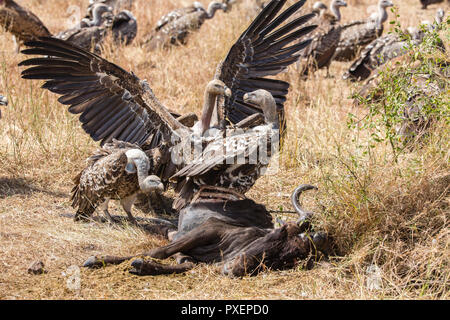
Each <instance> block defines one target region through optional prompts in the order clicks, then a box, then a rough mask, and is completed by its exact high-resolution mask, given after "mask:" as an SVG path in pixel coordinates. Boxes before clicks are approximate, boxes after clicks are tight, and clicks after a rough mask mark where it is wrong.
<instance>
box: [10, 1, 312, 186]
mask: <svg viewBox="0 0 450 320" xmlns="http://www.w3.org/2000/svg"><path fill="white" fill-rule="evenodd" d="M285 3H286V0H272V1H271V2H270V3H269V4H268V5H267V6H266V7H265V8H264V9H263V10H262V11H261V13H260V14H259V15H258V17H256V18H255V20H254V21H253V22H252V23H251V24H250V26H249V27H248V28H247V29H246V30H245V31H244V32H243V33H242V35H241V36H240V37H239V39H238V40H237V41H236V42H235V43H234V45H233V46H232V47H231V49H230V51H229V52H228V54H227V56H226V58H225V59H224V60H223V61H222V62H221V63H220V64H219V66H218V68H217V71H216V74H215V77H214V78H215V79H214V80H213V81H211V82H210V83H209V84H208V86H207V87H206V90H205V102H204V108H203V114H202V116H201V122H200V125H201V127H200V128H201V130H200V134H199V133H198V131H195V130H192V129H190V128H187V127H186V126H184V125H183V124H182V123H180V122H179V121H178V120H177V119H176V118H175V117H174V116H173V115H172V114H171V113H170V112H169V111H168V110H167V109H166V108H165V107H164V105H163V104H162V103H161V102H160V101H159V100H158V99H157V97H156V96H155V95H154V94H153V92H152V90H151V89H150V86H149V84H148V83H147V82H146V81H145V80H141V79H139V78H138V77H137V76H136V75H135V74H134V73H129V72H127V71H125V70H124V69H122V68H120V67H119V66H117V65H115V64H113V63H111V62H108V61H107V60H105V59H103V58H101V57H100V56H98V55H95V54H92V53H89V52H87V51H85V50H83V49H80V48H78V47H76V46H74V45H71V44H69V43H66V42H64V41H62V40H58V39H52V38H42V39H41V40H39V41H31V42H28V43H27V46H29V47H30V48H29V49H26V50H23V51H22V52H23V53H24V54H27V55H41V56H42V55H43V56H44V57H39V58H31V59H28V60H25V61H22V62H21V63H20V64H19V65H20V66H30V67H29V68H27V69H26V70H24V71H22V78H24V79H41V80H46V82H45V83H44V85H43V86H42V87H43V88H45V89H48V90H50V91H51V92H54V93H57V94H60V95H62V96H61V97H60V98H59V99H58V101H59V102H60V103H62V104H64V105H70V107H69V112H71V113H73V114H80V121H81V122H82V123H83V125H82V127H83V129H84V130H85V131H86V132H87V133H88V134H90V135H91V137H92V138H93V139H94V140H95V141H99V140H101V144H102V145H104V144H105V143H108V142H111V141H112V140H113V139H117V140H120V141H124V142H129V143H135V144H137V145H138V146H140V147H141V148H142V149H143V150H144V152H146V150H149V149H152V148H154V147H157V148H160V147H162V146H165V147H166V148H167V152H168V153H169V155H172V157H170V156H169V157H168V158H169V160H170V163H168V164H167V166H166V167H165V168H163V169H162V170H160V171H159V172H158V173H157V175H158V176H159V177H160V178H161V179H162V181H163V182H165V181H167V180H168V179H169V178H170V176H171V175H173V174H175V173H176V169H182V168H183V167H185V166H188V165H189V164H190V161H191V160H188V161H183V160H184V159H181V162H180V163H177V161H176V160H177V159H174V157H173V148H174V147H177V146H178V145H179V144H178V141H181V143H186V142H189V141H192V142H196V141H200V142H201V143H205V144H210V143H214V141H215V139H211V136H210V137H206V136H202V133H203V132H205V130H206V129H208V128H209V127H210V126H211V125H213V123H214V122H215V123H218V124H220V125H221V126H220V128H219V133H222V134H221V135H217V136H215V137H214V138H216V139H219V140H220V139H223V138H224V136H223V134H225V131H224V130H222V129H224V127H222V125H223V124H225V125H226V124H234V125H238V124H239V122H241V121H242V120H244V119H246V118H247V117H248V116H252V115H254V114H258V113H259V114H261V113H262V112H263V110H262V109H261V108H262V107H261V106H255V105H253V102H252V101H251V100H249V98H248V96H247V98H246V96H245V95H246V93H249V92H252V91H255V90H258V89H264V90H267V91H268V92H269V93H270V94H271V96H272V97H273V99H274V101H275V105H276V107H277V109H278V112H277V115H278V117H279V118H281V119H284V107H283V104H284V102H285V100H286V95H287V93H288V88H289V83H287V82H284V81H280V80H275V79H267V78H266V76H274V75H277V74H278V73H280V72H282V71H284V70H285V69H286V68H287V67H288V66H289V65H291V64H292V63H294V62H296V61H297V60H298V58H299V52H300V51H301V50H302V49H304V48H305V47H306V46H307V45H308V44H309V43H310V40H309V39H308V40H305V41H303V42H300V43H296V44H293V45H291V43H292V42H295V41H298V40H299V39H300V38H301V37H303V36H304V35H306V34H308V33H309V32H311V31H312V30H314V28H315V27H316V26H314V25H312V26H307V27H303V25H304V24H305V23H306V22H307V21H308V20H309V19H310V18H312V17H313V16H314V14H307V15H305V16H302V17H299V18H297V19H295V20H293V21H291V22H290V23H288V24H286V25H282V24H283V22H284V21H286V20H287V19H289V17H291V16H292V15H293V14H294V13H296V12H297V11H298V10H299V9H300V8H301V7H302V6H303V4H304V3H305V0H301V1H298V2H297V3H295V4H294V5H292V6H291V7H289V8H288V9H286V10H285V11H284V12H282V13H280V14H279V12H280V10H281V8H282V7H283V6H284V4H285ZM230 89H231V92H230ZM218 96H220V97H223V96H225V97H224V98H221V99H217V98H218ZM217 100H218V101H217ZM216 102H217V104H216ZM214 111H215V112H214ZM213 115H214V117H213ZM280 122H281V125H278V127H282V126H284V125H285V124H284V121H280ZM230 139H232V140H233V139H236V136H235V137H231V138H230ZM247 147H248V148H249V149H248V150H251V148H250V147H253V146H252V145H248V144H247ZM171 151H172V152H171ZM175 158H176V157H175ZM257 165H258V163H256V165H255V164H252V165H251V166H253V169H251V168H250V169H248V170H250V171H249V172H247V174H248V175H249V176H253V177H254V178H252V179H254V180H256V178H257V177H258V174H253V175H252V172H251V170H255V169H257V167H258V166H257ZM232 166H233V165H230V166H229V167H232ZM251 166H250V167H251ZM241 167H242V168H244V167H245V164H244V165H243V166H241ZM238 169H239V170H233V172H236V174H242V169H241V168H238ZM226 170H228V169H227V168H225V172H222V173H217V172H212V171H211V175H218V174H219V175H220V174H223V175H224V176H226V175H230V173H229V172H226ZM151 174H154V173H153V172H152V173H151ZM185 181H186V180H183V184H184V182H185ZM220 183H221V182H220V181H219V182H217V184H218V186H219V187H220ZM247 186H249V184H247ZM237 188H238V187H237Z"/></svg>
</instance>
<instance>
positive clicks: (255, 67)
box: [215, 0, 316, 124]
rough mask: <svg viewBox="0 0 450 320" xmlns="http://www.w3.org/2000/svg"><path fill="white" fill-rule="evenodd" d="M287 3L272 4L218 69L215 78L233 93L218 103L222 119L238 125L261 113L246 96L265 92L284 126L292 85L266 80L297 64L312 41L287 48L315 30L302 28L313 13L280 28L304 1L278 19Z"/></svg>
mask: <svg viewBox="0 0 450 320" xmlns="http://www.w3.org/2000/svg"><path fill="white" fill-rule="evenodd" d="M285 2H286V0H273V1H271V2H270V3H269V4H268V5H267V6H266V7H265V8H264V9H263V10H262V11H261V13H260V14H259V15H258V16H257V17H256V19H255V20H254V21H253V22H252V23H251V25H250V26H249V27H248V28H247V30H245V31H244V33H243V34H242V35H241V36H240V37H239V39H238V40H237V41H236V43H235V44H234V45H233V46H232V47H231V49H230V51H229V52H228V55H227V57H226V58H225V60H224V61H223V62H222V63H220V64H219V66H218V67H217V72H216V75H215V78H216V79H220V80H222V81H223V82H224V83H225V84H226V85H227V86H228V87H229V88H230V89H231V91H232V96H231V97H229V98H225V99H221V101H220V102H219V104H218V116H219V120H228V121H230V122H231V123H233V124H236V123H238V122H239V121H241V120H243V119H245V118H246V117H247V116H249V115H252V114H254V113H257V112H262V111H261V110H260V109H258V108H255V107H254V106H251V105H249V104H246V103H245V102H244V100H243V96H244V94H245V93H247V92H249V91H253V90H256V89H265V90H267V91H269V92H270V93H271V94H272V96H273V97H274V98H275V100H276V102H277V109H278V112H279V114H280V120H281V123H284V109H283V104H284V102H285V100H286V95H287V92H288V89H289V83H287V82H284V81H280V80H274V79H265V78H264V77H266V76H273V75H277V74H278V73H280V72H282V71H284V70H285V69H286V68H287V67H288V66H289V65H290V64H292V63H294V62H295V61H297V60H298V58H299V51H301V50H302V49H303V48H305V47H306V46H307V45H308V44H309V42H310V40H305V41H303V42H300V43H297V44H295V45H291V46H288V45H289V44H290V43H291V42H293V41H295V40H298V39H299V38H301V37H302V36H304V35H306V34H308V33H309V32H310V31H312V30H313V29H314V28H315V27H316V26H315V25H312V26H307V27H303V28H299V27H301V26H302V25H303V24H305V23H306V22H307V21H308V20H309V19H311V18H312V17H314V14H306V15H304V16H302V17H299V18H297V19H295V20H293V21H291V22H289V23H286V24H285V25H284V26H282V27H280V25H281V24H282V23H283V22H285V21H286V20H287V19H288V18H289V17H290V16H292V15H293V14H294V13H295V12H296V11H297V10H298V9H300V8H301V7H302V6H303V4H304V3H305V0H302V1H299V2H297V3H296V4H294V5H292V6H291V7H289V8H288V9H286V10H285V11H284V12H283V13H281V14H280V15H278V17H276V15H277V14H278V12H279V11H280V10H281V8H282V7H283V5H284V4H285Z"/></svg>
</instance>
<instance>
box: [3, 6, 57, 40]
mask: <svg viewBox="0 0 450 320" xmlns="http://www.w3.org/2000/svg"><path fill="white" fill-rule="evenodd" d="M4 2H5V3H4V4H0V25H1V26H3V27H4V28H5V29H6V30H8V31H9V32H11V33H12V34H13V35H14V36H16V37H17V38H18V39H19V40H20V41H29V40H35V39H37V38H38V37H50V36H51V35H52V34H51V33H50V31H48V29H47V28H46V27H45V25H44V24H43V23H42V21H41V20H40V19H39V18H38V17H37V16H36V15H35V14H34V13H33V12H31V11H30V10H28V9H26V8H23V7H21V6H20V5H18V4H17V3H15V2H14V1H13V0H6V1H4Z"/></svg>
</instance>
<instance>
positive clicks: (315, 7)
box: [312, 1, 328, 14]
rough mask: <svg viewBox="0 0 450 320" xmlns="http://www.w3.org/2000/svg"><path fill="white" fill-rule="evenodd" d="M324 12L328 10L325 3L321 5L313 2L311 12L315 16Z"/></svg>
mask: <svg viewBox="0 0 450 320" xmlns="http://www.w3.org/2000/svg"><path fill="white" fill-rule="evenodd" d="M326 10H328V7H327V6H326V4H325V3H323V2H322V1H316V2H314V5H313V7H312V12H314V13H316V14H321V13H323V12H324V11H326Z"/></svg>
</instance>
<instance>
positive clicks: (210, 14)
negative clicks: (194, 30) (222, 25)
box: [206, 2, 220, 19]
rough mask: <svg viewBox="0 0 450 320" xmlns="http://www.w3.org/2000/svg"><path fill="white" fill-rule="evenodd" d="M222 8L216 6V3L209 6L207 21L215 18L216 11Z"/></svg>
mask: <svg viewBox="0 0 450 320" xmlns="http://www.w3.org/2000/svg"><path fill="white" fill-rule="evenodd" d="M219 9H220V8H219V7H217V6H216V2H211V3H210V4H209V6H208V10H207V11H206V19H212V18H214V15H215V14H216V11H217V10H219Z"/></svg>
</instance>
